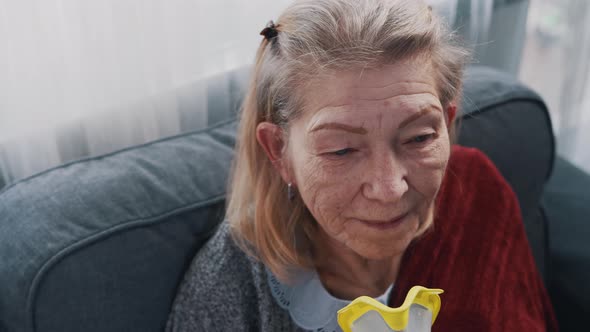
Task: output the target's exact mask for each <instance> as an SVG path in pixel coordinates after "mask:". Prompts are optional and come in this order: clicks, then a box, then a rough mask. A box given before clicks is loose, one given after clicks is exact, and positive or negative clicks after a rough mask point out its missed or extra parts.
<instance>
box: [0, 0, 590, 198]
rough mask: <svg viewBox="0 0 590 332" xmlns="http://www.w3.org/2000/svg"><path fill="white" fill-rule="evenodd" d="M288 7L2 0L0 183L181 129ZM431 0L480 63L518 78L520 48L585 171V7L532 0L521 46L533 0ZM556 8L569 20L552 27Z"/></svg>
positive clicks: (268, 0) (179, 0) (269, 1)
mask: <svg viewBox="0 0 590 332" xmlns="http://www.w3.org/2000/svg"><path fill="white" fill-rule="evenodd" d="M291 1H292V0H249V1H245V0H0V187H1V186H2V184H3V182H4V183H5V182H11V181H14V180H17V179H20V178H23V177H26V176H28V175H31V174H34V173H36V172H39V171H42V170H45V169H47V168H50V167H52V166H55V165H59V164H61V163H63V162H66V161H68V160H71V159H76V158H79V157H81V156H93V155H97V154H102V153H106V152H109V151H113V150H116V149H119V148H123V147H126V146H130V145H134V144H139V143H142V142H146V141H150V140H153V139H157V138H160V137H164V136H169V135H173V134H177V133H179V132H181V131H182V130H183V129H182V123H181V120H182V118H181V115H180V114H179V105H178V98H177V96H176V95H175V91H177V90H178V89H179V88H181V87H183V86H186V85H188V84H191V83H193V82H195V81H198V80H200V79H203V78H205V77H208V76H210V75H214V74H216V73H219V72H223V71H227V70H230V69H234V68H237V67H241V66H243V65H245V64H248V63H251V61H252V60H253V58H254V53H255V49H256V47H257V45H258V43H259V42H260V39H261V36H259V35H258V32H259V31H260V30H261V29H262V28H263V27H264V25H265V24H266V22H267V21H268V20H270V19H276V18H277V16H278V15H279V13H280V12H281V10H282V9H283V8H285V7H286V6H287V5H288V4H289V3H290V2H291ZM427 1H428V2H430V3H431V4H432V5H433V7H434V8H435V10H437V11H438V12H439V13H441V14H442V15H443V16H445V17H447V19H448V20H449V22H451V23H455V24H456V25H457V26H456V27H457V28H458V29H459V30H460V31H461V32H462V33H463V35H464V36H465V39H466V40H467V42H468V44H470V45H472V46H474V47H475V48H476V51H477V55H478V58H479V59H480V62H481V63H484V64H488V65H492V66H495V67H497V68H500V69H503V70H506V71H509V72H512V73H518V68H519V63H520V62H521V58H520V53H521V50H522V48H523V47H524V48H525V52H524V57H523V59H522V66H520V68H521V70H520V74H519V75H520V78H521V79H522V80H523V81H525V82H527V83H529V84H530V85H531V86H533V87H534V88H535V89H536V90H537V91H539V92H540V93H541V95H543V96H544V97H545V98H546V99H547V100H548V102H549V105H550V108H551V110H552V116H553V118H554V122H556V124H557V125H556V129H558V135H559V136H558V142H559V143H560V151H562V153H565V154H566V155H567V156H568V157H569V158H570V159H572V160H574V161H577V162H578V163H579V164H580V165H582V166H586V167H589V166H588V165H590V153H588V151H589V149H586V148H585V146H584V143H585V142H588V139H589V137H588V136H587V134H585V131H586V132H589V130H588V129H590V119H588V118H589V117H590V115H589V113H590V112H588V111H585V112H582V110H584V109H588V107H590V101H589V99H588V97H587V96H589V95H590V93H589V92H590V91H586V90H584V91H578V90H579V89H582V87H584V86H587V88H586V89H587V90H589V89H590V84H586V83H585V82H586V81H587V79H586V77H588V76H589V71H588V59H589V58H590V55H589V51H588V48H589V47H590V42H589V41H588V38H589V37H588V32H589V31H590V27H589V26H588V23H586V21H587V20H588V19H590V15H589V14H588V7H589V6H588V1H586V0H566V1H562V0H532V1H531V4H530V7H531V10H530V14H529V29H528V30H526V43H523V39H524V38H525V29H524V28H523V29H522V31H520V30H518V28H517V29H514V28H512V26H511V24H514V25H515V26H518V24H520V25H522V26H523V27H524V21H525V20H526V12H527V7H528V3H529V2H528V1H526V0H522V1H517V0H427ZM551 6H553V7H551ZM457 8H459V10H457ZM464 8H468V9H467V10H466V11H463V12H462V11H461V9H464ZM539 8H541V9H539ZM547 8H549V9H547ZM564 8H566V9H564ZM551 12H559V13H562V14H563V15H562V16H563V17H565V18H564V19H562V21H561V23H559V24H554V25H551V26H549V27H547V24H546V22H545V23H543V22H544V21H543V19H544V18H545V16H547V15H548V14H547V13H551ZM535 15H536V16H535ZM535 17H537V18H538V17H541V18H542V19H541V20H540V21H539V20H537V21H535ZM507 22H510V23H507ZM519 22H520V23H519ZM531 22H532V23H531ZM535 22H537V23H535ZM538 22H541V23H543V24H544V25H543V24H541V23H538ZM535 24H536V25H535ZM539 26H541V28H539ZM564 26H565V27H564ZM543 29H545V30H547V29H548V30H549V31H553V30H555V31H557V33H554V32H552V33H549V36H550V38H549V39H550V40H552V41H553V43H550V45H549V47H548V48H544V50H547V49H549V50H551V52H549V53H551V54H553V55H552V56H553V58H555V59H556V60H555V59H554V61H553V62H550V63H551V66H549V63H548V61H547V59H546V58H547V57H548V56H545V58H543V56H544V55H543V54H545V53H546V54H549V53H547V52H545V51H541V50H540V49H536V48H534V47H537V46H538V45H537V46H535V45H536V44H539V43H541V42H539V40H540V39H539V38H541V39H542V37H539V36H541V35H543V34H542V33H539V30H543ZM521 35H522V36H521ZM555 36H557V37H555ZM535 40H537V41H536V42H535ZM555 40H557V42H555ZM523 45H524V46H523ZM545 46H546V45H544V46H543V47H545ZM543 52H545V53H543ZM571 53H575V54H577V56H576V57H575V59H576V61H575V63H574V62H573V61H572V59H573V58H574V57H572V56H571ZM555 54H557V55H555ZM553 58H552V59H553ZM539 68H541V69H539ZM565 68H567V69H568V70H567V74H566V71H565V70H562V69H565ZM584 68H586V69H584ZM515 75H517V74H515ZM572 77H575V80H573V79H572ZM201 116H202V118H201V119H200V120H199V121H197V123H198V124H199V125H202V126H205V125H206V124H207V114H206V113H203V114H202V115H201ZM584 135H586V136H584ZM73 137H75V138H76V139H72V138H73ZM562 142H563V143H562ZM587 169H588V168H587Z"/></svg>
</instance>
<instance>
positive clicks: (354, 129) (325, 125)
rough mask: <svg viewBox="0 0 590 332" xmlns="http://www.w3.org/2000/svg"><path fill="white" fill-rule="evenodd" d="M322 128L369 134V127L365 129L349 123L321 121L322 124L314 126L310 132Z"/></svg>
mask: <svg viewBox="0 0 590 332" xmlns="http://www.w3.org/2000/svg"><path fill="white" fill-rule="evenodd" d="M322 129H331V130H344V131H348V132H351V133H353V134H359V135H366V134H367V129H365V128H363V127H354V126H349V125H347V124H344V123H338V122H326V123H321V124H319V125H317V126H315V127H313V128H312V129H311V130H310V131H309V133H313V132H314V131H318V130H322Z"/></svg>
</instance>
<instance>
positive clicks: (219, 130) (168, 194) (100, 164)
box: [0, 68, 553, 332]
mask: <svg viewBox="0 0 590 332" xmlns="http://www.w3.org/2000/svg"><path fill="white" fill-rule="evenodd" d="M231 75H233V76H236V75H238V76H239V77H233V76H231ZM230 77H233V78H232V79H231V80H230V81H231V82H238V81H239V82H245V78H246V77H247V71H244V70H241V71H240V72H239V74H236V73H235V72H234V73H231V74H230ZM228 87H231V89H234V91H241V90H240V88H239V87H236V86H235V85H233V84H221V85H220V88H221V89H224V88H228ZM236 89H237V90H236ZM183 94H184V95H186V96H187V97H186V98H185V99H183V103H182V105H183V107H184V108H185V110H187V112H188V110H190V109H191V107H192V106H191V105H193V103H194V105H195V108H194V111H195V112H197V111H202V107H207V108H208V110H210V112H211V114H210V115H211V116H209V117H208V118H209V119H217V120H221V118H222V117H219V112H220V111H219V109H220V106H219V105H223V103H225V105H226V106H225V107H230V105H234V104H235V103H233V102H232V103H229V104H228V103H227V100H224V99H223V98H221V97H220V98H213V99H210V100H208V102H207V103H203V102H202V101H200V100H199V98H197V97H195V98H191V97H190V96H191V93H190V89H187V90H185V91H183ZM232 98H234V99H232V100H238V99H239V98H241V97H240V96H238V95H237V94H236V93H234V94H233V97H232ZM465 100H466V102H465V103H464V110H465V115H464V117H463V123H462V128H461V129H462V131H461V134H460V142H461V143H463V144H465V145H470V146H476V147H479V148H481V149H482V150H484V151H485V152H486V153H487V154H488V155H489V156H490V157H491V158H492V160H494V162H496V164H497V165H498V167H499V168H500V170H501V172H502V173H503V175H504V176H505V177H506V178H507V179H508V181H509V182H510V183H511V184H512V186H513V187H514V189H515V191H516V193H517V195H518V197H519V201H520V203H521V206H522V208H523V214H524V216H525V224H526V226H527V231H529V237H530V236H531V234H537V233H543V232H542V231H539V230H538V229H539V227H538V226H539V225H537V224H535V223H534V222H530V221H528V220H529V219H527V218H529V216H532V215H536V213H535V212H536V211H537V210H538V202H539V196H540V191H541V189H542V186H543V183H544V181H545V179H546V177H547V175H548V174H549V173H550V167H551V162H552V153H553V145H552V144H553V140H552V135H551V128H550V124H549V122H548V117H547V114H546V109H545V108H544V106H543V103H542V101H541V100H540V98H539V97H538V96H536V95H535V94H534V93H532V92H531V91H529V90H528V89H526V88H525V87H523V86H521V85H520V84H518V83H517V82H515V81H514V80H512V79H511V78H510V77H508V76H506V75H502V74H499V73H497V72H495V71H493V70H489V69H485V68H471V69H470V71H469V75H468V78H467V81H466V83H465ZM218 103H222V104H218ZM197 105H198V106H197ZM221 109H222V110H223V111H224V113H223V114H226V116H231V114H234V111H233V110H225V109H224V108H223V107H221ZM212 110H216V111H212ZM213 115H214V116H213ZM187 116H188V115H187ZM235 129H236V122H235V120H229V121H228V122H225V123H221V124H218V125H216V126H213V127H211V128H208V129H206V130H203V131H199V132H194V133H189V134H184V135H180V136H176V137H171V138H168V139H164V140H160V141H156V142H153V143H149V144H144V145H141V146H137V147H133V148H129V149H125V150H122V151H119V152H115V153H111V154H108V155H104V156H100V157H95V158H89V159H85V160H81V161H77V162H72V163H69V164H66V165H63V166H60V167H56V168H54V169H51V170H48V171H46V172H43V173H40V174H37V175H35V176H32V177H30V178H27V179H24V180H22V181H19V182H17V183H15V184H12V185H10V186H8V187H7V188H6V189H5V190H3V191H2V192H0V330H2V329H4V330H7V331H23V332H30V331H38V332H45V331H63V332H69V331H88V332H94V331H125V332H129V331H160V330H162V328H163V326H164V324H165V321H166V318H167V315H168V311H169V308H170V306H171V303H172V300H173V298H174V296H175V289H176V286H177V285H178V283H179V281H180V278H181V276H182V274H183V272H184V269H185V268H186V266H187V264H188V263H189V262H190V259H191V257H192V256H193V255H194V253H195V252H196V250H198V248H199V247H200V246H201V245H202V244H203V241H204V240H205V239H206V238H208V236H209V235H210V234H211V233H212V232H213V231H214V229H215V226H216V225H217V223H218V221H219V220H221V219H222V217H223V208H224V194H225V188H226V180H227V175H228V172H229V168H230V162H231V158H232V147H233V144H234V139H235V136H234V135H235ZM542 226H543V224H542V222H541V224H540V228H541V229H542V228H543V227H542ZM531 230H533V231H532V233H531ZM543 234H544V233H543ZM543 234H542V236H543ZM542 236H541V240H543V238H542ZM530 239H531V242H532V244H533V247H534V248H536V247H539V248H541V249H540V251H536V252H535V256H536V258H537V259H538V261H541V262H542V258H543V257H544V255H545V253H544V247H543V245H540V246H537V245H536V243H538V240H539V238H538V236H537V235H535V237H530Z"/></svg>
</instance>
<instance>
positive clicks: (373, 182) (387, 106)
mask: <svg viewBox="0 0 590 332" xmlns="http://www.w3.org/2000/svg"><path fill="white" fill-rule="evenodd" d="M276 23H277V24H276V25H275V24H274V23H272V22H271V23H269V25H268V26H267V27H266V28H265V29H264V30H263V32H262V34H263V35H264V40H263V41H262V43H261V45H260V48H259V50H258V54H257V58H256V64H255V67H254V71H253V77H252V82H251V84H250V89H249V91H248V94H247V97H246V99H245V102H244V105H243V109H242V114H241V119H240V126H239V137H238V145H237V148H236V156H235V165H234V169H233V175H232V177H231V182H230V184H229V197H228V205H227V213H226V221H225V222H224V223H223V224H222V225H221V227H220V228H219V230H218V231H217V233H216V235H215V236H214V237H213V238H212V239H211V240H210V241H209V242H208V243H207V244H206V245H205V247H204V248H202V249H201V250H200V251H199V253H198V254H197V256H196V257H195V259H194V261H193V263H192V266H191V267H190V269H189V271H188V272H187V275H186V277H185V280H184V282H183V284H182V285H181V287H180V289H179V293H178V295H177V298H176V301H175V304H174V307H173V310H172V313H171V316H170V319H169V322H168V327H167V329H168V331H254V330H260V331H339V330H340V328H339V326H338V323H337V320H336V318H337V311H338V310H339V309H341V308H343V307H344V306H346V305H347V304H348V303H350V301H351V300H354V299H355V298H357V297H359V296H362V295H366V296H370V297H373V298H375V299H377V300H379V301H381V302H382V303H385V304H387V305H389V306H392V307H395V306H398V305H400V304H401V302H402V301H403V299H404V297H405V296H406V294H407V292H408V290H409V289H410V287H412V286H414V285H422V286H425V287H433V288H442V289H444V290H445V294H443V295H442V309H441V311H440V313H439V315H438V318H437V321H436V323H435V325H434V326H433V328H434V329H435V330H440V331H545V330H551V331H553V330H556V323H555V319H554V315H553V312H552V308H551V305H550V302H549V299H548V296H547V292H546V290H545V289H544V286H543V283H542V281H541V279H540V276H539V274H538V272H537V270H536V268H535V265H534V262H533V258H532V255H531V252H530V249H529V247H528V244H527V239H526V236H525V232H524V228H523V225H522V221H521V217H520V212H519V207H518V202H517V200H516V197H515V195H514V193H513V192H512V190H511V189H510V187H509V185H508V184H507V183H506V181H505V180H504V179H503V178H502V177H501V175H500V174H499V172H498V170H497V169H496V168H495V167H494V165H493V164H492V163H491V162H490V160H489V159H488V158H487V157H486V156H484V155H483V154H482V153H481V152H479V151H477V150H475V149H468V148H464V147H460V146H452V142H453V128H454V126H455V125H454V122H455V119H456V114H457V106H456V105H457V104H458V99H459V98H460V91H461V80H462V79H461V76H462V72H463V67H464V65H465V63H466V61H467V58H468V54H467V52H466V51H465V50H464V49H463V48H462V47H460V46H459V45H458V44H457V42H456V41H455V40H454V39H453V35H452V34H451V33H450V32H449V31H448V29H447V28H446V27H445V25H444V24H442V23H441V21H440V20H439V18H438V17H436V16H435V15H434V14H433V13H432V11H431V9H430V8H429V7H428V6H426V5H425V4H423V3H421V2H420V1H415V0H408V1H396V0H301V1H295V2H294V3H293V4H292V5H291V6H290V7H289V8H288V9H287V10H286V11H285V12H284V13H283V14H282V16H281V17H280V18H279V20H278V22H276Z"/></svg>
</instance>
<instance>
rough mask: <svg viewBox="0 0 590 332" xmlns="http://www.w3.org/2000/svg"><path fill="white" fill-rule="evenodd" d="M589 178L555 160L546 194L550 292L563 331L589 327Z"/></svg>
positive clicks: (544, 203) (559, 159) (565, 163)
mask: <svg viewBox="0 0 590 332" xmlns="http://www.w3.org/2000/svg"><path fill="white" fill-rule="evenodd" d="M589 188H590V175H589V174H587V173H585V172H584V171H582V170H580V169H579V168H577V167H576V166H574V165H572V164H571V163H570V162H568V161H566V160H565V159H563V158H557V159H556V161H555V166H554V169H553V175H552V176H551V178H550V180H549V182H548V183H547V186H546V188H545V192H544V195H543V201H542V204H543V208H544V210H545V214H546V216H547V219H548V227H549V234H550V235H549V251H550V257H551V272H550V275H549V277H550V282H549V291H550V293H551V297H552V300H553V305H554V307H555V311H556V314H557V318H558V321H559V324H560V327H561V329H562V331H574V330H578V329H579V328H580V327H584V328H586V327H588V326H590V306H588V299H589V298H590V283H588V281H589V280H590V189H589Z"/></svg>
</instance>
